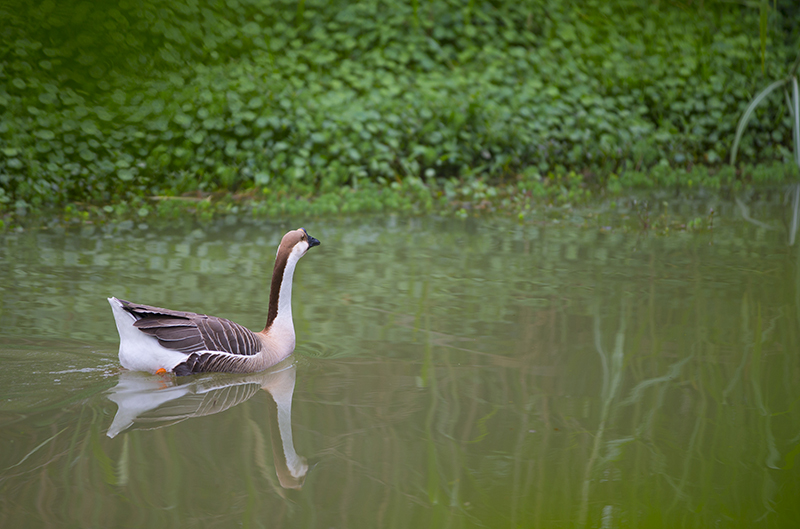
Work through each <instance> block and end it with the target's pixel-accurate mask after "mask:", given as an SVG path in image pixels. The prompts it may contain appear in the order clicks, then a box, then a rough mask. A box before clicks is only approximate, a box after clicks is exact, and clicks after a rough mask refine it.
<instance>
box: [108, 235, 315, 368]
mask: <svg viewBox="0 0 800 529" xmlns="http://www.w3.org/2000/svg"><path fill="white" fill-rule="evenodd" d="M317 245H319V241H318V240H317V239H315V238H314V237H312V236H310V235H309V234H308V232H306V230H305V229H304V228H300V229H297V230H293V231H290V232H289V233H287V234H286V235H284V236H283V239H281V243H280V246H278V254H277V256H276V258H275V268H274V269H273V271H272V284H271V286H270V293H269V311H268V315H267V325H266V326H265V327H264V330H263V331H260V332H253V331H250V330H249V329H246V328H245V327H242V326H241V325H239V324H236V323H234V322H232V321H229V320H225V319H222V318H217V317H215V316H206V315H204V314H195V313H194V312H180V311H176V310H170V309H162V308H158V307H151V306H149V305H140V304H138V303H131V302H129V301H124V300H121V299H117V298H114V297H111V298H108V302H109V303H110V304H111V309H112V312H113V313H114V319H115V320H116V323H117V331H119V341H120V343H119V361H120V363H121V364H122V367H124V368H126V369H130V370H132V371H149V372H150V373H154V374H165V373H174V374H176V375H178V376H183V375H191V374H194V373H202V372H207V371H222V372H228V373H255V372H258V371H262V370H264V369H267V368H268V367H271V366H273V365H275V364H277V363H278V362H280V361H281V360H284V359H285V358H287V357H288V356H289V355H290V354H292V352H293V351H294V346H295V335H294V323H293V322H292V277H293V276H294V269H295V266H297V261H299V260H300V258H301V257H303V255H305V253H306V252H307V251H308V250H309V248H313V247H314V246H317Z"/></svg>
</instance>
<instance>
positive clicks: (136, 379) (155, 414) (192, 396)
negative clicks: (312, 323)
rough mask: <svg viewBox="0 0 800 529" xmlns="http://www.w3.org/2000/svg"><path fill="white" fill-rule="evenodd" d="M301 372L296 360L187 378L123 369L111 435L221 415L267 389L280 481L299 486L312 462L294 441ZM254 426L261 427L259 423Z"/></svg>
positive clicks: (113, 393) (113, 394)
mask: <svg viewBox="0 0 800 529" xmlns="http://www.w3.org/2000/svg"><path fill="white" fill-rule="evenodd" d="M296 372H297V369H296V367H295V366H294V364H292V363H291V360H285V361H283V362H281V363H280V364H277V365H276V366H274V367H273V368H271V369H268V370H266V371H262V372H260V373H251V374H247V375H236V376H231V375H222V374H209V375H206V376H203V377H194V378H193V379H191V380H189V381H186V382H184V380H182V379H181V380H180V381H179V379H176V378H174V377H170V378H161V377H154V376H152V375H148V374H144V373H138V372H132V371H125V372H123V373H120V376H119V382H118V383H117V385H116V386H115V387H114V388H112V389H111V390H110V395H109V397H108V398H109V399H110V400H111V401H113V402H115V403H116V404H117V406H118V408H117V413H116V415H115V416H114V420H113V421H112V423H111V426H110V427H109V429H108V432H107V435H108V437H111V438H114V437H116V436H117V435H119V434H120V433H121V432H123V431H125V430H128V429H130V428H134V429H147V430H152V429H156V428H164V427H166V426H170V425H172V424H175V423H178V422H181V421H185V420H186V419H190V418H193V417H203V416H207V415H213V414H216V413H220V412H223V411H226V410H228V409H230V408H232V407H234V406H236V405H237V404H241V403H242V402H245V401H247V400H249V399H250V398H252V397H253V396H254V395H256V394H257V393H258V391H259V390H264V391H266V392H267V393H268V394H269V395H270V397H272V398H271V399H270V404H269V408H270V411H269V418H270V430H271V432H273V435H272V452H273V455H274V461H275V470H276V473H277V475H278V480H279V481H280V484H281V486H282V487H284V488H290V489H299V488H301V487H302V486H303V482H304V481H305V476H306V473H307V472H308V463H307V461H306V459H305V458H304V457H302V456H300V455H298V454H297V452H296V451H295V448H294V442H293V440H292V396H293V393H294V386H295V377H296ZM251 426H253V427H254V428H258V425H256V424H255V423H253V424H252V425H251ZM259 434H260V432H259ZM123 453H125V451H124V450H123Z"/></svg>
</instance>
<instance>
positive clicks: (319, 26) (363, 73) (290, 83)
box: [0, 0, 794, 209]
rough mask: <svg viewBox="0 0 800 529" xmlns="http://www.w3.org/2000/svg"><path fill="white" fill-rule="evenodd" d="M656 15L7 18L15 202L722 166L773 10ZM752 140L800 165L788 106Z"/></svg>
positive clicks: (9, 151) (512, 7)
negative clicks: (761, 14) (767, 13)
mask: <svg viewBox="0 0 800 529" xmlns="http://www.w3.org/2000/svg"><path fill="white" fill-rule="evenodd" d="M662 4H664V3H652V2H642V1H638V0H619V1H618V2H614V3H611V2H606V1H604V0H588V1H586V2H583V3H582V4H581V5H574V4H573V3H570V2H544V1H537V2H532V3H519V2H499V1H496V2H481V1H475V2H468V3H462V2H456V1H455V0H446V1H438V2H430V3H424V4H422V3H419V2H417V1H416V0H412V1H411V2H409V3H407V4H406V3H390V4H385V3H382V2H379V1H378V0H365V1H362V2H358V3H352V2H347V1H344V0H336V1H322V0H300V1H299V2H297V1H292V2H289V1H288V0H279V1H266V0H227V1H226V2H219V1H218V2H210V3H208V4H203V5H201V4H200V3H198V2H196V1H195V0H173V1H170V2H167V1H164V0H122V1H121V2H111V1H108V0H104V1H100V2H92V3H89V2H87V1H85V0H81V1H77V0H67V1H64V2H54V1H53V0H44V1H36V2H25V1H22V0H6V2H5V4H3V5H4V6H5V7H0V18H2V19H3V20H5V21H6V24H5V26H4V27H3V28H2V29H0V35H2V39H1V40H0V61H1V62H0V111H2V117H0V202H5V203H7V204H17V205H18V206H24V205H26V204H31V205H34V206H39V205H44V204H52V203H64V202H69V201H90V202H103V203H105V202H109V201H120V200H127V199H130V198H131V197H139V196H148V195H179V194H182V193H186V192H189V191H198V190H200V191H212V192H213V191H217V190H230V191H237V190H248V189H257V190H261V189H267V190H269V192H271V193H286V192H287V191H289V190H291V191H292V193H294V195H295V196H299V197H301V200H302V197H307V196H311V195H325V196H330V197H335V196H338V195H337V194H336V193H334V191H336V190H337V189H338V188H339V187H341V186H343V185H346V186H350V187H352V188H354V189H358V188H359V185H360V184H362V183H367V182H370V183H373V184H378V185H379V186H386V185H389V184H390V183H392V182H399V181H404V180H406V179H410V178H413V179H415V180H409V181H414V182H416V181H433V180H440V179H448V178H450V177H453V176H456V177H459V178H461V179H464V180H466V181H472V180H476V181H477V180H480V179H483V178H487V177H491V178H500V177H505V176H511V175H517V174H523V173H525V171H527V170H529V169H533V170H536V171H539V172H540V173H542V174H548V173H549V172H554V174H562V173H563V174H567V173H568V172H569V171H573V174H576V173H577V175H578V176H576V178H579V179H587V181H592V179H594V181H595V182H597V183H604V182H605V179H606V178H607V177H608V175H611V174H619V175H620V179H619V180H616V181H614V182H612V183H613V184H614V185H619V183H620V182H627V181H631V180H632V179H631V178H628V179H625V177H624V175H625V172H626V171H632V172H639V173H646V172H648V171H649V170H650V169H651V168H656V171H657V170H658V169H657V168H658V167H660V166H664V165H665V164H666V165H670V166H682V167H687V168H690V167H692V166H694V165H695V164H698V163H701V164H711V165H714V164H718V163H719V162H721V160H722V159H723V158H725V156H726V153H727V150H728V145H729V142H730V138H731V136H732V135H733V132H734V129H735V126H736V121H737V118H738V116H739V115H740V114H741V112H742V110H743V109H744V107H745V106H746V104H747V101H748V100H749V99H750V98H751V97H752V94H753V90H754V89H755V87H757V86H759V85H760V84H762V83H763V78H762V77H761V76H762V74H761V71H760V67H761V64H760V62H759V61H758V60H755V58H756V57H757V56H758V52H757V48H758V34H757V32H754V31H753V30H752V28H755V27H758V21H757V16H758V13H757V12H756V11H755V10H750V9H747V8H744V7H741V6H737V5H735V4H729V3H721V2H720V3H712V2H706V3H700V4H699V5H695V6H693V7H691V8H687V9H679V8H676V7H673V6H671V5H662ZM776 16H777V17H778V19H777V20H776V22H775V25H776V27H777V28H778V29H779V31H777V32H772V33H771V34H770V38H772V39H774V42H773V41H770V42H768V46H767V48H766V50H767V61H766V65H767V70H766V72H765V73H764V74H763V75H765V76H766V77H767V78H769V77H774V76H775V74H776V72H777V71H779V70H781V69H782V68H785V64H786V62H787V57H788V51H787V50H788V49H789V44H791V42H788V43H787V40H789V41H791V38H790V36H789V33H788V32H789V31H794V30H791V29H786V27H789V28H791V27H793V26H791V25H787V26H782V25H781V24H783V19H782V18H780V13H776ZM773 70H774V71H773ZM751 130H752V131H753V133H752V134H749V135H748V136H747V137H746V138H745V139H744V141H743V142H742V144H741V145H740V147H739V148H740V153H741V155H740V156H741V157H742V158H743V159H745V160H746V161H749V162H754V161H763V160H780V159H783V158H785V157H787V156H788V152H789V151H788V148H787V147H788V145H789V144H790V141H791V136H790V125H789V116H788V115H787V114H786V113H785V112H784V111H783V110H782V109H781V107H780V101H775V102H772V103H770V104H768V105H766V106H764V107H763V109H762V111H761V112H760V113H758V114H757V115H756V116H755V117H754V119H753V121H752V122H751ZM636 174H638V173H636ZM644 179H645V180H648V179H649V180H651V181H652V180H656V181H657V180H658V177H657V175H656V176H655V177H653V178H651V177H649V176H645V177H644ZM572 180H575V178H572V179H571V180H570V181H572ZM565 181H566V180H565ZM559 185H560V184H559ZM553 186H555V184H553ZM552 188H554V187H552ZM370 189H373V187H370ZM326 200H328V199H326ZM336 200H338V199H333V198H331V199H330V200H329V201H328V202H327V204H328V206H324V204H326V202H325V201H323V202H322V204H321V205H320V206H319V207H320V208H322V209H324V208H325V207H328V208H335V207H341V204H338V203H337V202H336ZM337 204H338V205H337Z"/></svg>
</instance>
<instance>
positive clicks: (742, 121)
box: [731, 79, 788, 165]
mask: <svg viewBox="0 0 800 529" xmlns="http://www.w3.org/2000/svg"><path fill="white" fill-rule="evenodd" d="M787 82H788V79H781V80H780V81H775V82H774V83H772V84H771V85H769V86H768V87H766V88H765V89H764V90H762V91H761V92H759V93H758V95H756V97H754V98H753V100H752V101H750V104H749V105H748V106H747V110H745V111H744V114H742V118H741V119H740V120H739V125H738V126H737V127H736V138H735V139H734V140H733V148H732V149H731V165H734V164H736V152H737V151H738V149H739V141H740V140H741V139H742V134H743V133H744V128H745V127H746V126H747V123H748V122H749V121H750V116H752V115H753V112H754V111H755V109H756V107H757V106H758V105H759V104H761V102H762V101H763V100H764V98H765V97H767V96H768V95H769V94H771V93H772V92H773V91H774V90H776V89H777V88H780V87H781V86H783V85H785V84H786V83H787Z"/></svg>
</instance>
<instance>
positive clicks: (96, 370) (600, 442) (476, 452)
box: [0, 192, 800, 529]
mask: <svg viewBox="0 0 800 529" xmlns="http://www.w3.org/2000/svg"><path fill="white" fill-rule="evenodd" d="M792 205H793V202H792V200H791V196H787V195H785V194H784V193H783V192H775V193H773V194H771V195H769V196H765V197H762V198H760V199H759V200H752V201H750V202H748V203H747V204H746V205H745V204H744V203H742V202H741V201H740V202H738V203H737V202H736V201H734V200H731V201H728V202H725V201H719V202H718V203H715V204H714V207H715V208H716V213H715V218H714V228H713V230H703V231H700V232H673V233H670V234H669V235H666V236H664V235H659V234H656V233H654V232H653V231H652V230H637V229H629V228H627V229H626V228H625V227H624V225H623V224H624V223H623V222H622V221H620V220H619V218H618V217H617V216H615V215H616V214H614V213H608V214H607V215H605V216H604V217H602V218H600V217H596V218H583V219H577V220H576V219H574V218H571V217H569V216H565V217H564V218H563V219H562V220H561V221H560V222H553V221H548V222H536V221H531V222H526V223H522V224H520V223H513V222H510V221H504V220H491V219H483V220H480V219H467V220H456V219H437V218H412V219H406V218H402V217H389V218H385V217H365V218H350V219H338V220H337V219H326V220H319V219H317V220H314V219H311V220H293V221H291V222H288V221H287V222H265V221H254V220H247V219H240V218H234V217H231V218H229V219H226V220H224V221H220V222H218V223H216V224H212V225H202V226H201V225H188V224H180V225H176V226H171V227H170V226H149V225H147V224H145V223H144V222H143V223H140V224H135V223H130V222H129V223H123V224H120V225H113V226H104V227H83V228H74V229H57V228H50V229H40V230H27V231H24V232H19V233H6V234H4V235H1V236H0V527H9V528H10V527H148V528H159V527H203V528H207V527H237V526H243V527H269V528H276V527H287V528H294V527H309V528H343V529H344V528H384V527H509V528H522V527H524V528H527V527H531V528H533V527H537V528H538V527H603V528H606V527H609V528H610V527H798V526H800V525H799V524H800V470H799V469H800V460H798V455H800V337H799V336H798V332H799V331H800V312H798V306H799V305H800V264H799V263H800V260H799V259H798V256H799V255H800V254H799V252H800V244H798V243H795V242H794V241H793V240H792V238H793V235H792V233H793V232H792V230H793V227H792V223H793V222H796V219H793V210H792V207H793V206H792ZM693 207H696V208H697V210H698V211H700V210H701V209H702V210H703V211H705V209H703V208H706V207H707V204H704V205H699V206H693V205H686V206H685V208H689V209H691V208H693ZM690 213H691V212H690ZM690 216H691V215H690ZM301 225H302V226H304V227H305V228H307V229H308V232H309V233H310V234H311V235H313V236H315V237H317V238H319V239H320V240H321V241H322V245H321V246H320V247H318V248H314V249H312V250H311V251H309V253H308V254H307V255H306V256H305V257H304V258H303V259H302V260H301V262H300V263H299V265H298V268H297V272H296V275H295V283H294V294H293V296H294V299H293V303H294V308H293V314H294V320H295V327H296V331H297V341H298V345H297V349H296V353H295V355H294V356H293V357H291V358H290V360H289V361H287V362H285V363H284V364H281V365H279V366H277V367H276V368H274V369H272V370H269V371H268V372H266V373H260V374H255V375H248V376H233V375H224V374H205V375H199V376H195V377H185V378H182V379H179V380H178V379H175V378H172V377H159V376H153V375H148V374H141V373H130V372H124V371H123V370H121V369H120V367H119V364H118V360H117V358H116V353H117V347H118V341H117V333H116V329H115V326H114V321H113V318H112V316H111V311H110V308H109V306H108V303H107V302H106V298H107V297H108V296H112V295H113V296H117V297H120V298H123V299H128V300H131V301H135V302H140V303H147V304H151V305H157V306H162V307H169V308H173V309H178V310H192V311H196V312H203V313H207V314H213V315H216V316H222V317H227V318H230V319H232V320H235V321H237V322H238V323H241V324H243V325H245V326H248V327H250V328H252V329H255V330H258V329H261V328H263V325H264V322H265V320H266V315H267V308H266V303H267V300H268V288H269V277H270V274H271V271H272V264H273V261H274V256H275V250H276V248H277V244H278V241H279V240H280V238H281V236H282V235H283V233H284V232H285V231H287V230H288V229H294V228H297V227H299V226H301ZM628 226H629V227H630V225H628ZM794 229H795V230H796V227H795V228H794Z"/></svg>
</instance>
